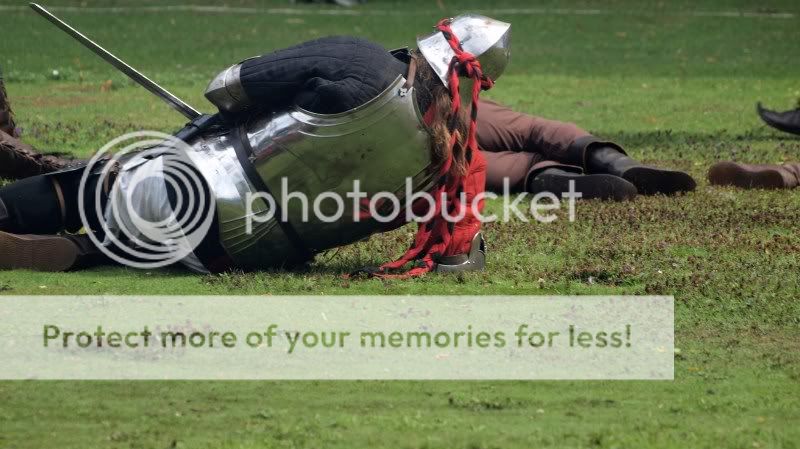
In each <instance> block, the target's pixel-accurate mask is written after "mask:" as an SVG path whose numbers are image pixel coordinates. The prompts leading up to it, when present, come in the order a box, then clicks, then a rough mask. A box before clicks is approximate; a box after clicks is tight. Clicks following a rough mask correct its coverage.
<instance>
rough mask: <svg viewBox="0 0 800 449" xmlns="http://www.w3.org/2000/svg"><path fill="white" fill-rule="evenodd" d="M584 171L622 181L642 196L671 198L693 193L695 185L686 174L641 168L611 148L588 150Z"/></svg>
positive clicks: (640, 165) (653, 168)
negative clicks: (626, 181)
mask: <svg viewBox="0 0 800 449" xmlns="http://www.w3.org/2000/svg"><path fill="white" fill-rule="evenodd" d="M586 169H587V171H588V172H589V173H607V174H610V175H614V176H619V177H621V178H624V179H626V180H628V181H630V182H631V183H632V184H633V185H634V186H636V189H637V190H638V191H639V193H641V194H643V195H653V194H656V193H663V194H665V195H672V194H675V193H679V192H689V191H692V190H694V188H695V187H696V186H697V183H695V181H694V179H693V178H692V177H691V176H689V174H687V173H684V172H681V171H677V170H666V169H662V168H657V167H650V166H647V165H642V164H641V163H639V162H637V161H636V160H634V159H631V158H630V157H628V156H627V155H626V154H625V153H624V152H622V151H620V150H618V149H617V148H612V147H600V148H590V149H588V150H587V154H586Z"/></svg>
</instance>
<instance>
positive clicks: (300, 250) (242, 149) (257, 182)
mask: <svg viewBox="0 0 800 449" xmlns="http://www.w3.org/2000/svg"><path fill="white" fill-rule="evenodd" d="M231 141H232V144H233V149H234V150H235V151H236V157H237V158H238V159H239V163H240V164H241V165H242V169H244V174H245V176H247V179H248V180H249V181H250V183H252V184H253V186H254V187H255V188H256V189H257V190H259V191H261V192H264V193H266V194H267V195H270V196H271V197H272V198H273V199H274V200H275V201H274V203H275V215H274V217H275V220H277V221H278V226H280V228H281V230H283V233H284V234H286V237H287V238H288V239H289V242H290V243H291V244H292V246H294V248H295V250H297V254H298V256H299V259H300V260H301V261H306V260H311V259H312V258H313V257H314V253H313V252H312V251H311V250H310V249H309V248H308V246H307V245H306V244H305V242H303V239H302V238H301V237H300V234H298V233H297V230H295V229H294V226H292V224H291V223H289V220H288V217H287V220H286V221H283V220H282V219H281V218H282V217H283V213H282V211H281V206H280V204H279V201H278V199H277V198H275V195H273V194H272V192H271V191H270V189H269V187H267V184H266V183H265V182H264V180H263V179H261V176H260V175H259V174H258V171H257V170H256V167H255V165H253V160H252V159H251V158H252V157H253V147H252V146H251V145H250V139H248V138H247V131H246V130H245V128H244V124H242V125H240V126H237V127H235V128H233V130H232V131H231Z"/></svg>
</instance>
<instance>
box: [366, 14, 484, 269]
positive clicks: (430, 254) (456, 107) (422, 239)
mask: <svg viewBox="0 0 800 449" xmlns="http://www.w3.org/2000/svg"><path fill="white" fill-rule="evenodd" d="M436 29H438V30H439V31H441V32H442V34H443V36H444V38H445V39H446V40H447V42H448V43H449V44H450V48H452V49H453V52H454V53H455V56H453V59H452V61H450V66H449V68H448V70H447V78H448V84H449V88H450V101H451V105H452V106H451V112H452V114H453V116H454V117H457V115H458V113H459V111H460V110H461V95H460V85H459V73H458V69H459V67H462V68H463V69H464V71H465V74H466V75H467V76H468V77H469V78H472V79H473V80H474V82H473V85H472V105H471V106H472V110H471V111H470V123H469V134H468V136H467V159H468V160H471V158H472V153H473V152H475V151H478V141H477V129H478V125H477V118H478V98H479V96H480V92H481V90H488V89H491V88H492V86H493V85H494V82H493V81H492V80H491V79H490V78H489V77H487V76H485V75H484V74H483V70H482V69H481V64H480V62H479V61H478V60H477V59H476V58H475V56H474V55H473V54H471V53H469V52H467V51H464V49H463V48H462V47H461V42H459V40H458V37H457V36H456V35H455V34H454V33H453V30H452V29H451V28H450V20H449V19H442V20H440V21H439V23H438V24H436ZM455 123H456V121H453V122H452V124H451V126H454V125H455ZM450 133H451V139H450V152H449V155H448V158H447V160H446V161H445V162H444V163H443V164H442V168H441V169H440V171H439V175H440V176H443V177H444V178H445V182H444V183H442V184H440V185H439V186H437V188H436V190H435V193H434V194H435V196H434V199H435V206H434V212H435V213H434V214H433V215H432V218H431V219H430V220H429V221H428V222H426V223H420V225H419V229H418V230H417V234H416V236H415V237H414V244H413V245H412V246H411V248H410V249H409V250H408V251H406V253H405V254H404V255H403V256H402V257H400V258H399V259H397V260H395V261H393V262H389V263H385V264H383V265H381V267H380V272H378V273H376V274H375V276H377V277H381V278H394V279H405V278H409V277H414V276H422V275H424V274H425V273H427V272H429V271H431V270H432V269H433V265H434V260H433V259H434V257H437V256H438V255H442V254H444V252H445V251H446V250H447V247H448V246H449V245H450V242H451V240H452V231H451V223H449V222H448V221H447V220H446V219H445V218H444V217H443V216H442V209H443V208H444V207H447V208H448V210H449V211H450V212H451V215H452V212H453V211H458V212H460V211H461V208H462V207H466V205H464V204H462V203H461V198H460V197H459V193H460V192H462V191H463V190H464V181H465V177H464V176H454V175H453V174H451V173H449V171H450V168H451V167H452V164H453V150H454V149H455V146H456V144H457V143H458V139H459V137H460V135H459V132H458V130H457V129H455V128H453V129H450ZM443 194H445V195H446V198H447V200H446V201H445V200H443V198H442V195H443ZM420 256H421V257H420ZM415 259H416V260H418V265H417V266H416V267H414V268H411V269H410V270H408V271H406V272H405V273H401V274H390V273H388V272H387V271H386V270H392V269H398V268H401V267H402V266H403V265H405V264H407V263H408V262H410V261H412V260H415Z"/></svg>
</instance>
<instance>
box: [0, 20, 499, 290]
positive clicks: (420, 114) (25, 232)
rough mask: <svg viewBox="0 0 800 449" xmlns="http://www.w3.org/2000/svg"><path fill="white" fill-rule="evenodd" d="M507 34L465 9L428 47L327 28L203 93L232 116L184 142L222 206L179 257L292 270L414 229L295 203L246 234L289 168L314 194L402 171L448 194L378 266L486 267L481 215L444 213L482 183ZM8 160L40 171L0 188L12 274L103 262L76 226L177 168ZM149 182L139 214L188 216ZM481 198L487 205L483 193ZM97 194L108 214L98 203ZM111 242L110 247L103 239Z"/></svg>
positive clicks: (4, 245)
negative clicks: (330, 214)
mask: <svg viewBox="0 0 800 449" xmlns="http://www.w3.org/2000/svg"><path fill="white" fill-rule="evenodd" d="M509 29H510V25H509V24H507V23H503V22H499V21H495V20H493V19H490V18H487V17H483V16H474V15H465V16H459V17H458V18H456V19H450V20H443V21H441V22H440V23H439V24H437V26H436V31H435V32H434V33H433V34H431V35H429V36H425V37H422V38H420V39H418V47H419V48H418V50H417V51H411V52H409V51H395V52H388V51H386V50H385V49H383V48H382V47H381V46H379V45H377V44H374V43H371V42H369V41H366V40H363V39H359V38H354V37H329V38H322V39H318V40H315V41H311V42H306V43H303V44H300V45H298V46H295V47H291V48H287V49H284V50H279V51H276V52H273V53H269V54H266V55H263V56H260V57H256V58H252V59H248V60H246V61H243V62H242V63H240V64H237V65H235V66H233V67H231V68H229V69H227V70H225V71H223V72H222V73H221V74H220V75H219V76H218V77H217V78H215V79H214V80H213V81H212V83H211V84H210V86H209V89H208V91H207V93H206V96H207V98H208V99H209V100H210V101H211V102H212V103H214V104H215V105H216V106H217V107H218V108H219V109H220V113H221V114H222V115H223V116H224V117H226V123H227V125H226V126H225V127H218V128H217V129H214V130H213V131H212V132H209V133H207V134H206V135H202V136H200V137H197V138H195V139H194V140H191V141H187V142H186V143H187V144H188V145H189V146H190V147H191V150H190V151H188V153H189V155H188V156H189V158H190V159H191V160H192V162H194V163H195V169H196V170H197V171H198V172H199V173H200V175H201V176H202V178H203V180H204V183H205V186H204V187H203V189H202V190H205V192H197V193H200V194H209V195H211V196H213V198H214V202H215V206H216V214H215V216H214V222H213V226H212V228H211V230H210V231H209V232H208V235H206V236H205V237H204V238H203V239H202V242H200V243H199V244H198V245H197V247H196V248H194V250H193V251H192V252H190V253H189V254H187V255H186V257H185V258H184V259H183V260H181V262H182V263H183V264H185V265H186V266H188V267H189V268H191V269H193V270H196V271H199V272H217V271H223V270H228V269H245V270H258V269H268V268H275V267H281V266H291V265H296V264H302V263H305V262H308V261H309V260H311V259H312V258H313V257H314V255H315V254H316V253H319V252H321V251H325V250H328V249H330V248H332V247H337V246H342V245H345V244H349V243H353V242H355V241H358V240H361V239H363V238H365V237H368V236H369V235H370V234H372V233H375V232H383V231H387V230H389V229H393V228H396V227H398V226H400V225H402V224H404V223H402V222H395V223H391V224H388V225H387V224H385V223H379V222H377V221H376V220H372V219H370V218H369V217H367V219H365V220H361V221H360V222H359V223H352V222H350V221H348V220H343V221H342V222H337V223H333V224H325V225H323V224H321V223H317V222H314V220H313V219H312V220H311V221H310V222H302V223H301V221H300V220H299V219H298V217H299V215H298V214H299V211H297V210H288V220H280V219H279V217H280V214H276V217H277V218H275V219H274V222H269V223H261V224H259V226H260V227H258V226H257V227H256V229H255V230H254V232H251V233H249V234H248V235H243V233H242V229H243V227H244V223H245V220H246V219H247V218H248V213H252V210H251V209H248V207H246V206H247V205H246V199H247V200H249V197H248V195H249V194H251V193H258V192H263V191H265V190H266V191H269V193H271V194H272V195H274V196H275V197H278V196H279V193H283V192H279V190H281V189H283V188H284V187H283V186H282V185H280V184H279V178H280V177H288V179H289V181H288V185H287V186H286V187H287V188H288V190H289V191H302V192H303V193H305V194H307V195H309V196H311V198H312V199H313V195H315V194H319V193H322V192H324V191H341V190H342V189H343V188H344V187H349V186H350V185H351V183H350V181H356V180H361V181H363V182H362V184H367V186H366V187H365V190H366V191H368V192H370V193H371V194H374V193H375V192H378V191H390V192H397V193H398V194H399V195H401V194H402V192H404V187H405V183H404V181H405V179H406V178H411V179H412V180H413V191H414V192H422V191H428V192H432V193H436V195H434V198H435V199H436V202H435V204H434V206H433V207H434V208H435V211H436V213H435V214H433V216H432V218H430V219H429V220H427V221H426V222H422V223H420V225H419V227H418V228H419V229H418V232H417V234H416V237H415V239H414V242H413V244H412V245H411V247H410V249H409V250H408V251H407V252H406V253H405V254H404V255H403V256H402V257H400V258H399V259H397V260H395V261H393V262H390V263H387V264H384V265H383V266H381V267H378V268H376V269H374V270H370V274H371V275H374V276H381V277H393V276H398V277H409V276H418V275H422V274H425V273H427V272H430V271H436V270H438V271H455V270H469V269H482V268H483V263H484V259H483V252H484V246H483V242H482V238H481V236H480V227H481V223H480V220H479V219H478V217H477V216H476V214H475V213H473V210H472V209H470V208H468V207H467V208H466V214H465V215H464V217H463V218H462V219H461V220H459V221H457V222H450V221H448V220H447V219H445V217H444V216H443V214H441V213H440V212H441V211H442V210H447V211H450V212H451V213H452V212H453V211H454V209H458V208H460V207H462V206H465V205H463V204H460V203H459V198H464V199H465V200H466V201H467V204H469V203H471V202H472V200H473V199H475V198H476V197H478V196H479V195H480V194H481V193H482V192H483V190H484V186H485V173H486V163H485V161H484V158H483V157H482V155H481V153H480V152H479V151H478V148H477V143H476V117H477V107H478V102H477V99H478V95H479V93H480V91H481V90H486V89H489V88H491V87H492V85H493V83H494V80H496V79H497V78H498V77H499V76H500V74H501V73H502V72H503V70H504V68H505V66H506V64H507V62H508V57H509V47H508V45H509V36H510V33H509ZM462 45H463V47H462ZM9 118H10V116H9ZM5 137H6V136H4V138H5ZM7 137H9V138H10V136H7ZM10 142H11V144H10V145H4V146H3V147H2V149H1V150H0V154H3V155H4V156H0V157H6V158H7V157H8V155H9V154H11V155H13V156H14V157H19V156H21V153H19V151H18V150H19V149H20V148H23V147H22V146H21V144H20V143H18V142H17V141H10ZM32 157H34V158H35V157H37V156H35V155H32ZM0 161H2V162H0V164H2V165H0V176H2V177H13V178H23V177H24V175H34V176H29V177H24V179H21V180H19V181H16V182H13V183H11V184H8V185H6V186H4V187H2V188H0V231H2V233H0V268H31V269H38V270H52V271H58V270H69V269H75V268H76V267H81V266H84V265H86V264H87V262H88V261H92V262H95V261H96V260H97V259H98V253H99V251H98V248H97V246H98V245H93V244H92V242H91V241H90V239H89V238H88V237H89V235H88V234H77V233H78V232H79V231H80V230H81V229H85V230H86V232H87V233H95V234H92V235H93V236H96V234H102V233H103V226H101V223H103V222H104V221H108V220H109V217H108V207H110V206H109V205H110V204H112V203H114V202H116V201H124V200H125V199H126V198H127V197H129V196H130V195H127V194H128V193H131V192H126V191H125V189H126V188H127V187H126V186H127V185H129V184H128V183H127V181H129V180H130V179H132V178H134V177H135V176H136V174H137V173H141V172H142V171H144V172H145V173H146V174H147V176H150V177H155V178H158V176H162V177H165V176H166V174H162V172H160V171H159V170H160V165H159V161H158V157H156V158H154V159H149V160H147V161H146V162H145V163H141V162H139V163H137V164H135V165H134V166H129V165H128V164H127V163H124V162H123V163H122V164H121V166H120V167H118V168H116V169H115V170H113V173H114V174H113V175H111V176H108V175H102V176H105V177H102V176H101V174H98V173H95V172H89V170H90V169H89V168H86V169H82V168H79V169H75V168H72V169H65V170H56V171H52V170H51V168H60V167H42V168H41V171H42V172H47V171H52V172H51V173H47V174H38V173H36V172H35V171H34V172H30V171H26V172H25V173H24V175H23V173H21V172H20V171H19V167H18V165H19V164H18V163H15V162H14V161H7V160H3V159H0ZM84 175H86V176H84ZM81 178H86V180H85V182H86V185H87V189H86V191H87V192H92V193H96V192H99V194H97V195H91V197H89V198H84V200H85V201H83V203H84V204H86V205H87V206H84V208H83V209H85V210H79V209H81V208H79V206H78V205H79V204H81V203H82V201H80V200H79V198H78V192H79V191H80V188H79V184H80V182H81V181H80V180H81ZM147 186H149V187H147V189H149V190H146V191H143V192H142V191H138V192H135V193H136V195H133V196H132V197H134V198H135V197H139V198H144V200H142V201H141V202H142V204H133V205H129V206H132V207H133V209H134V210H135V212H136V213H137V214H139V215H141V216H147V217H149V218H150V219H152V220H154V221H158V220H159V219H166V218H168V217H169V216H170V215H172V214H177V213H178V210H177V208H178V207H179V206H178V205H177V204H176V203H175V199H174V198H175V196H176V194H177V193H180V192H176V191H175V190H176V187H175V186H174V185H173V183H170V182H167V180H166V179H165V182H163V183H159V182H156V183H152V182H151V183H148V184H147ZM141 187H142V186H137V188H141ZM182 188H183V186H179V187H177V189H182ZM462 192H463V193H464V196H463V197H460V195H459V194H460V193H462ZM439 193H447V194H448V195H447V196H446V197H445V196H442V195H439ZM85 195H86V196H88V194H85ZM401 199H403V198H402V197H401ZM478 199H479V201H477V202H476V203H477V204H478V205H479V208H478V211H480V209H482V206H483V201H482V200H480V198H478ZM98 200H99V201H100V202H101V204H100V207H95V206H97V204H95V203H96V202H97V201H98ZM261 206H263V205H261ZM415 206H416V203H415ZM258 207H259V206H257V207H256V209H258ZM287 209H288V207H287ZM95 210H101V211H105V212H104V213H100V214H97V213H94V212H93V211H95ZM262 210H263V207H262ZM154 211H155V212H154ZM159 214H161V215H159ZM81 215H83V217H81ZM345 215H347V214H345ZM87 217H88V218H87ZM117 220H119V217H117ZM123 220H124V217H123ZM117 224H119V223H117ZM110 229H116V228H115V227H113V226H112V227H111V228H110ZM99 240H100V241H107V239H106V240H104V239H103V236H102V235H101V236H100V239H99ZM153 243H157V242H153Z"/></svg>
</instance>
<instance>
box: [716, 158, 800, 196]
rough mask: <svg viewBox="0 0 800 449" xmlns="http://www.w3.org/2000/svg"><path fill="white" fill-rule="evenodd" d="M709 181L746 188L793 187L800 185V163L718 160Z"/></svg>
mask: <svg viewBox="0 0 800 449" xmlns="http://www.w3.org/2000/svg"><path fill="white" fill-rule="evenodd" d="M708 181H709V182H710V183H711V184H712V185H732V186H737V187H741V188H745V189H752V188H761V189H792V188H795V187H797V186H800V163H798V162H788V163H785V164H782V165H779V164H741V163H738V162H731V161H723V162H717V163H716V164H714V165H712V166H711V168H710V169H709V170H708Z"/></svg>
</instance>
